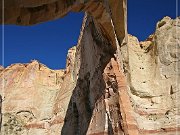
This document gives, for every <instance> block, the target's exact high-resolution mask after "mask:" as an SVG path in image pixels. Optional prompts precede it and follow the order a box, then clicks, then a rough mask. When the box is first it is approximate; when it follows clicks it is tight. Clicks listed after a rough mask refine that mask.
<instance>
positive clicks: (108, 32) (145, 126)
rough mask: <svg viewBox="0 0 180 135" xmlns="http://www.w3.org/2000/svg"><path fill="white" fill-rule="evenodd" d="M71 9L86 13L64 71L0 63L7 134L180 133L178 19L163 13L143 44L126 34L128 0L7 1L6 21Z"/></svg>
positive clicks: (44, 17)
mask: <svg viewBox="0 0 180 135" xmlns="http://www.w3.org/2000/svg"><path fill="white" fill-rule="evenodd" d="M1 7H2V6H1ZM70 11H78V12H79V11H86V13H87V14H86V15H85V17H84V19H83V24H82V29H81V33H80V36H79V40H78V43H77V46H75V47H73V48H71V49H70V50H69V51H68V55H67V62H66V69H64V70H51V69H49V68H47V67H46V66H44V65H43V64H40V63H39V62H37V61H32V62H31V63H29V64H15V65H11V66H9V67H7V68H5V69H4V68H0V90H1V91H0V95H1V96H2V98H1V101H2V102H1V104H2V114H1V115H2V123H1V127H2V128H1V134H3V135H14V134H17V135H41V134H43V135H59V134H62V135H85V134H87V135H107V134H108V135H124V134H125V135H141V134H143V135H144V134H146V135H150V134H154V135H161V134H162V135H171V134H173V135H174V134H176V133H177V134H179V133H180V131H179V130H180V123H179V117H180V115H179V109H180V106H179V103H178V102H177V101H178V98H179V90H180V86H179V84H180V83H179V82H178V81H179V76H180V71H179V66H180V61H179V59H180V53H179V52H180V51H179V48H180V38H179V36H178V35H180V27H179V26H180V19H179V18H176V19H175V20H172V19H171V18H169V17H165V18H164V19H163V20H161V21H160V22H158V23H157V26H156V31H155V33H154V34H153V35H151V36H150V37H149V38H148V39H147V40H146V41H144V42H139V41H138V39H137V38H136V37H133V36H131V35H127V33H126V0H119V1H115V0H109V1H106V0H102V1H96V0H86V1H84V0H74V1H72V0H66V1H65V0H50V1H46V0H41V1H33V0H30V1H19V0H14V1H10V0H7V1H5V3H4V14H5V16H4V17H5V18H3V17H1V19H2V20H3V21H4V23H5V24H17V25H33V24H36V23H40V22H45V21H48V20H53V19H57V18H60V17H62V16H64V15H66V14H67V13H68V12H70ZM127 39H128V40H127ZM127 41H128V42H127Z"/></svg>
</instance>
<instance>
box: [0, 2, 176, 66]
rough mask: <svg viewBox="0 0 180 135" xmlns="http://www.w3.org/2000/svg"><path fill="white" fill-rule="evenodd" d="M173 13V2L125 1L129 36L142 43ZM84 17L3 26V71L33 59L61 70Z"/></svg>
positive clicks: (174, 4)
mask: <svg viewBox="0 0 180 135" xmlns="http://www.w3.org/2000/svg"><path fill="white" fill-rule="evenodd" d="M175 11H176V0H136V1H135V0H128V22H127V23H128V32H129V33H130V34H132V35H134V36H137V37H138V38H139V40H145V39H146V38H147V37H148V36H149V35H150V34H152V33H153V32H154V31H155V26H156V23H157V21H159V20H161V19H162V18H163V17H164V16H170V17H172V18H175V17H176V12H175ZM83 15H84V14H83V13H69V14H68V15H67V16H65V17H64V18H61V19H58V20H55V21H50V22H46V23H42V24H38V25H34V26H29V27H24V26H15V25H8V26H5V59H4V61H5V67H6V66H8V65H10V64H13V63H28V62H29V61H30V60H33V59H36V60H38V61H40V62H41V63H43V64H45V65H47V66H48V67H50V68H52V69H62V68H64V67H65V62H66V55H67V51H68V49H69V48H70V47H72V46H74V45H76V43H77V40H78V36H79V33H80V28H81V24H82V19H83ZM1 30H2V28H1ZM1 35H2V33H1V34H0V36H1ZM1 40H2V37H1ZM0 45H1V46H2V43H1V44H0ZM0 52H2V47H0ZM0 64H1V65H2V56H0Z"/></svg>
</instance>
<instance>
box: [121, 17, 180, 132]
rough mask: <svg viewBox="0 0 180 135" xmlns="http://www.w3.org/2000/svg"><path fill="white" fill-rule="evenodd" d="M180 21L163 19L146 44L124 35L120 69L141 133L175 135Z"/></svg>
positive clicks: (178, 83) (179, 64)
mask: <svg viewBox="0 0 180 135" xmlns="http://www.w3.org/2000/svg"><path fill="white" fill-rule="evenodd" d="M179 26H180V19H179V18H176V19H175V20H172V19H171V18H169V17H165V18H163V19H162V20H161V21H159V22H158V23H157V26H156V31H155V33H154V34H153V35H151V36H150V37H149V38H148V39H147V40H146V41H143V42H139V41H138V39H137V38H136V37H134V36H131V35H129V36H128V44H127V46H124V47H122V50H123V49H124V51H122V52H123V54H124V63H125V64H124V65H125V66H124V68H125V73H126V75H127V79H128V86H129V95H130V98H131V103H132V106H133V108H134V113H135V117H136V120H137V124H138V128H139V129H140V131H141V133H143V134H148V133H151V134H153V133H154V134H163V135H164V134H175V133H176V130H177V134H179V133H180V132H179V130H180V128H179V124H180V121H179V119H180V113H179V109H180V105H179V102H178V99H179V98H180V95H179V92H180V82H179V81H180V78H179V77H180V70H179V67H180V46H179V45H180V36H179V35H180V27H179Z"/></svg>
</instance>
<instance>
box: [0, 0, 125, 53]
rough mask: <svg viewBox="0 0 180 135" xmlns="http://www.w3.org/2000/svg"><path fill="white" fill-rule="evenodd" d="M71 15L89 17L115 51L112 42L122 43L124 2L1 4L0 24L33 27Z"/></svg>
mask: <svg viewBox="0 0 180 135" xmlns="http://www.w3.org/2000/svg"><path fill="white" fill-rule="evenodd" d="M1 4H2V2H1ZM0 7H1V8H2V7H3V5H0ZM2 10H3V9H1V12H2ZM71 11H74V12H80V11H84V12H87V13H88V14H90V15H92V16H93V18H94V19H95V20H96V21H97V22H98V25H99V28H100V29H101V31H103V33H104V36H105V37H106V38H107V39H108V40H109V41H110V43H111V45H113V47H114V49H115V50H116V44H117V42H116V41H117V40H118V41H119V43H120V44H121V43H122V41H123V39H124V37H125V35H126V31H127V30H126V0H118V1H117V0H98V1H97V0H41V1H36V0H28V1H21V0H13V1H12V0H5V1H4V13H5V14H4V19H3V18H2V13H1V22H2V23H5V24H16V25H34V24H37V23H41V22H46V21H49V20H54V19H58V18H61V17H63V16H65V15H66V14H68V13H69V12H71ZM2 19H3V20H2ZM3 21H4V22H3ZM116 38H117V40H116Z"/></svg>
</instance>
